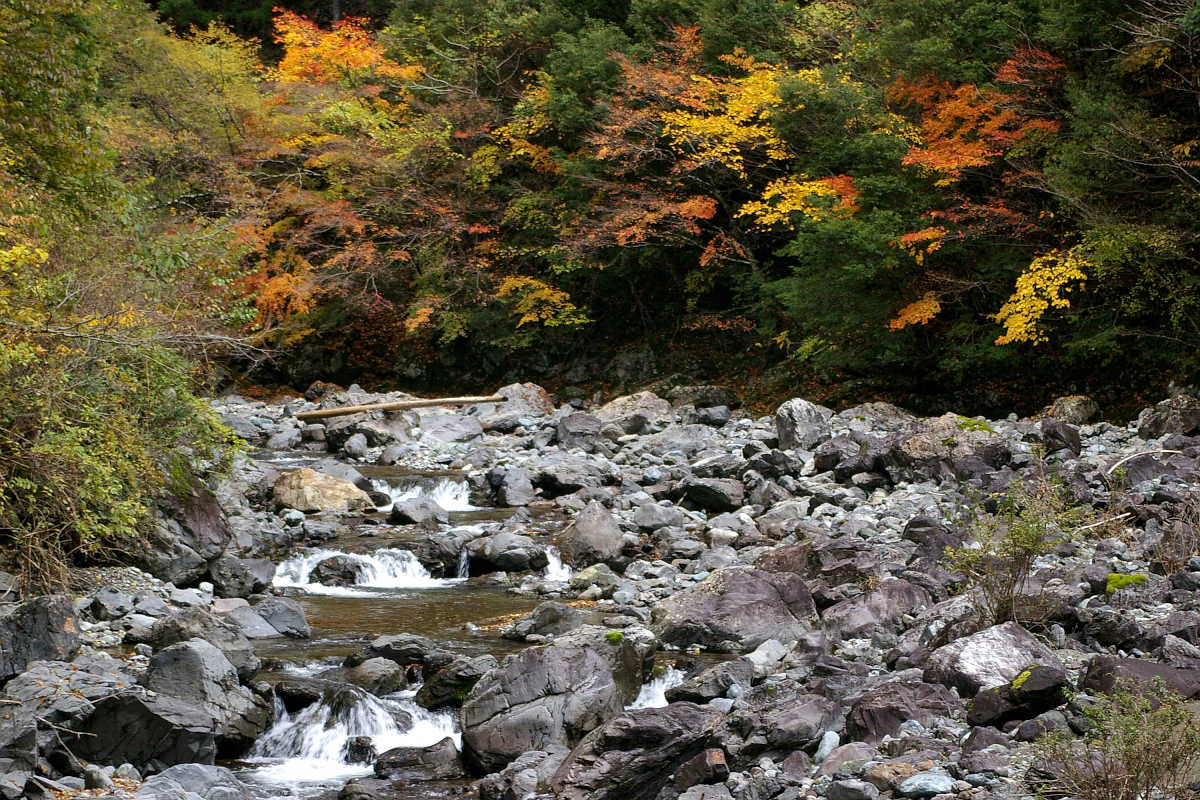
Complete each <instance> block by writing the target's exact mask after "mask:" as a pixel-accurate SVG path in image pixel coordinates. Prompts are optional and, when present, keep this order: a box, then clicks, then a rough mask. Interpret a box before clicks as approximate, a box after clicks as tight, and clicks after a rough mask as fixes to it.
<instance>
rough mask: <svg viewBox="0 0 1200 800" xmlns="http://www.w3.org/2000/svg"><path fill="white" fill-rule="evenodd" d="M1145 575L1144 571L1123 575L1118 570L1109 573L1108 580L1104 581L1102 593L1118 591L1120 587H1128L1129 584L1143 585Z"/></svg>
mask: <svg viewBox="0 0 1200 800" xmlns="http://www.w3.org/2000/svg"><path fill="white" fill-rule="evenodd" d="M1145 585H1146V576H1145V574H1144V573H1140V572H1139V573H1135V574H1132V575H1125V574H1122V573H1120V572H1112V573H1109V576H1108V580H1107V581H1105V583H1104V593H1105V594H1112V593H1113V592H1119V591H1121V590H1122V589H1128V588H1129V587H1131V586H1145Z"/></svg>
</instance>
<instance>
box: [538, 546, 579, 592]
mask: <svg viewBox="0 0 1200 800" xmlns="http://www.w3.org/2000/svg"><path fill="white" fill-rule="evenodd" d="M545 574H546V580H548V581H561V582H562V583H566V582H567V581H569V580H571V576H572V575H574V574H575V573H574V571H573V570H572V569H571V568H570V567H568V566H567V565H566V564H564V563H563V560H562V553H560V552H558V548H557V547H555V546H554V545H552V544H548V545H546V573H545Z"/></svg>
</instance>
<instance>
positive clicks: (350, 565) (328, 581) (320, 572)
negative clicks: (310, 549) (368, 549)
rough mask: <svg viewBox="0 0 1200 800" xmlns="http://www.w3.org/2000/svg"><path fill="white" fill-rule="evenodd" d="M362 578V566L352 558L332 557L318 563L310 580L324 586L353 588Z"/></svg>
mask: <svg viewBox="0 0 1200 800" xmlns="http://www.w3.org/2000/svg"><path fill="white" fill-rule="evenodd" d="M360 578H362V566H361V564H360V563H359V562H358V561H356V560H355V559H353V558H351V557H350V556H342V555H339V556H330V557H329V558H325V559H322V560H321V561H318V562H317V565H316V566H315V567H313V570H312V573H311V575H310V577H309V580H311V581H313V582H314V583H320V584H322V585H324V586H353V585H355V584H356V583H358V581H359V579H360Z"/></svg>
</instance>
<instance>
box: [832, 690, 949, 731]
mask: <svg viewBox="0 0 1200 800" xmlns="http://www.w3.org/2000/svg"><path fill="white" fill-rule="evenodd" d="M962 707H963V704H962V701H961V700H959V699H958V698H957V697H955V696H954V694H953V693H952V692H950V690H948V689H947V688H946V687H944V686H938V685H936V684H931V683H911V682H897V683H886V684H884V685H883V686H880V687H879V688H876V689H872V690H870V691H868V692H866V693H864V694H863V695H862V696H861V697H859V698H858V700H856V701H855V703H854V705H853V706H852V707H851V708H850V713H849V714H847V715H846V736H847V737H848V738H850V739H857V740H860V741H863V742H867V743H869V744H878V743H879V742H880V741H881V740H882V739H883V738H884V737H885V736H895V735H896V734H897V733H899V731H900V726H901V725H902V724H903V723H905V722H907V721H908V720H916V721H917V722H920V723H921V724H922V725H931V724H933V722H934V721H935V720H936V719H938V718H939V717H949V716H951V715H953V714H954V712H956V711H959V710H961V709H962Z"/></svg>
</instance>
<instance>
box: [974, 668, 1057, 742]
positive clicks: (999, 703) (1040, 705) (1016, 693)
mask: <svg viewBox="0 0 1200 800" xmlns="http://www.w3.org/2000/svg"><path fill="white" fill-rule="evenodd" d="M1066 688H1067V674H1066V673H1065V672H1063V671H1062V670H1061V669H1058V668H1057V667H1049V666H1041V665H1037V666H1033V667H1030V668H1029V669H1027V670H1025V671H1023V672H1022V673H1021V674H1020V675H1018V676H1017V677H1016V678H1014V679H1013V680H1012V681H1010V682H1009V683H1006V684H1005V685H1003V686H993V687H992V688H990V689H984V690H983V691H981V692H980V693H979V694H977V695H975V699H974V700H973V701H971V709H970V711H969V712H967V722H969V723H970V724H971V725H994V726H995V727H997V728H998V727H1000V726H1001V725H1003V724H1004V723H1006V722H1011V721H1013V720H1026V719H1033V718H1034V717H1036V716H1037V715H1038V714H1041V713H1043V712H1045V711H1049V710H1051V709H1053V708H1058V707H1059V706H1060V705H1062V704H1063V703H1065V702H1066V701H1067V697H1066V693H1065V691H1064V690H1065V689H1066Z"/></svg>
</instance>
